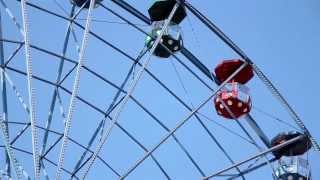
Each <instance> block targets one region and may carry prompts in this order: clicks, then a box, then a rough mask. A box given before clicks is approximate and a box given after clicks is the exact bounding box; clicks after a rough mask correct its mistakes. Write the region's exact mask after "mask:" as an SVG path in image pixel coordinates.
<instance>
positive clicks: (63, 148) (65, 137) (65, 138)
mask: <svg viewBox="0 0 320 180" xmlns="http://www.w3.org/2000/svg"><path fill="white" fill-rule="evenodd" d="M94 4H95V0H90V7H89V10H88V14H87V21H86V26H85V30H84V34H83V41H82V46H81V51H80V54H79V61H78V66H77V71H76V75H75V79H74V84H73V90H72V94H71V98H70V105H69V109H68V115H67V120H66V124H65V129H64V134H63V139H62V145H61V151H60V154H59V161H58V167H57V172H56V179H57V180H59V179H61V168H62V167H63V163H64V155H65V151H66V148H67V144H68V136H69V132H70V129H71V120H72V116H73V112H74V109H75V103H76V99H77V98H76V97H77V94H78V91H79V84H80V73H81V70H82V64H83V61H84V55H85V49H86V47H87V45H88V39H89V29H90V25H91V16H92V11H93V7H94Z"/></svg>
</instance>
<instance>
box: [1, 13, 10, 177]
mask: <svg viewBox="0 0 320 180" xmlns="http://www.w3.org/2000/svg"><path fill="white" fill-rule="evenodd" d="M2 27H3V25H2V17H1V9H0V38H1V39H2V35H3V34H2ZM4 62H5V60H4V47H3V41H1V42H0V65H1V67H3V66H4ZM0 76H1V82H0V83H1V114H2V118H3V120H4V122H7V121H8V105H7V83H6V80H5V77H4V76H5V75H4V70H3V71H1V75H0ZM5 125H6V127H5V128H6V131H7V133H8V136H9V128H8V124H7V123H6V124H5ZM5 157H6V171H7V175H8V176H9V177H12V176H11V169H10V168H11V165H10V159H9V156H8V152H7V151H5Z"/></svg>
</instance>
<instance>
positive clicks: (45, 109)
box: [0, 0, 320, 180]
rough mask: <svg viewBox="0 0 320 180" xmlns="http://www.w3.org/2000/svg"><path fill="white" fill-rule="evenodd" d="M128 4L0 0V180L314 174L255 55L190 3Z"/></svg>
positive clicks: (304, 136)
mask: <svg viewBox="0 0 320 180" xmlns="http://www.w3.org/2000/svg"><path fill="white" fill-rule="evenodd" d="M134 3H135V1H131V2H129V1H125V0H110V1H108V0H104V1H103V0H67V1H62V0H50V1H36V0H16V1H13V0H0V6H1V7H0V64H1V102H0V103H1V116H0V125H1V137H2V141H1V143H0V147H1V151H0V153H1V155H0V157H1V158H0V159H1V160H2V161H1V163H0V179H36V180H38V179H57V180H60V179H139V180H140V179H228V180H232V179H257V178H259V179H275V180H311V179H312V171H311V169H312V164H311V163H310V161H311V160H310V156H309V154H310V152H319V151H320V146H319V144H318V143H317V141H316V139H315V138H314V137H313V136H312V134H311V132H310V131H309V130H308V128H307V127H306V126H305V124H304V122H303V120H302V118H301V117H300V116H298V114H297V113H296V112H295V110H294V109H293V107H292V106H291V105H290V104H289V103H288V101H287V100H286V99H285V98H284V96H283V95H282V94H281V93H280V91H279V90H278V89H277V88H276V87H275V85H274V84H273V83H272V81H271V80H270V79H269V78H268V77H267V76H266V75H265V73H264V72H263V71H262V70H261V69H260V68H259V67H258V65H257V64H255V61H254V60H253V59H251V58H250V57H249V56H248V55H246V54H245V53H244V51H243V50H241V49H240V48H239V47H238V46H237V45H236V44H235V43H234V42H233V41H232V40H231V39H230V38H229V37H228V36H227V35H226V34H225V33H224V32H223V31H222V30H221V29H219V27H218V26H216V25H215V24H214V23H213V21H211V20H210V19H209V18H208V17H207V16H206V15H205V13H203V12H201V11H200V10H198V9H197V8H196V7H195V6H193V4H192V3H191V2H188V1H184V0H156V1H153V2H152V3H150V5H149V4H148V1H146V5H145V9H144V10H145V11H146V13H148V14H147V15H146V14H145V12H143V11H141V10H139V9H138V8H136V7H135V4H134ZM139 3H141V2H139ZM191 16H192V18H193V19H191ZM193 21H197V23H198V24H197V26H201V27H202V28H207V29H206V30H208V31H209V32H210V33H212V36H215V38H216V41H215V42H214V43H220V44H223V46H226V47H224V48H227V49H229V50H228V51H227V53H225V54H224V53H221V54H219V56H220V57H222V58H221V59H218V60H213V61H212V62H211V63H207V61H208V60H206V61H205V60H202V59H201V58H199V55H196V53H194V52H192V51H191V50H190V49H189V48H188V47H190V46H191V45H193V46H197V47H198V49H201V48H202V47H201V44H200V43H199V41H200V40H199V39H197V33H195V29H194V24H193V23H194V22H193ZM119 35H120V36H121V37H119ZM188 36H192V37H195V38H194V39H193V40H192V39H191V38H188ZM203 36H204V37H206V38H207V36H208V35H207V34H205V35H203ZM210 36H211V35H210ZM191 41H192V42H191ZM208 41H209V38H208ZM231 51H232V53H230V52H231ZM200 52H201V51H200ZM202 53H207V54H210V53H211V52H204V51H202ZM215 53H216V52H215ZM227 54H228V55H227ZM230 54H231V56H230ZM223 56H225V57H223ZM208 64H210V65H213V66H208ZM258 82H259V83H260V84H259V85H260V86H263V87H265V88H266V89H267V90H269V91H270V92H269V93H268V94H262V93H260V92H257V91H255V89H256V87H257V85H256V83H258ZM260 96H264V97H265V96H267V97H268V99H269V97H270V99H272V97H274V99H273V101H271V100H270V102H269V101H268V103H270V104H271V105H270V106H273V107H274V111H283V112H287V114H288V118H287V119H282V118H279V117H277V115H276V113H273V112H270V111H269V112H268V111H266V110H264V109H263V108H259V107H261V106H260V105H259V102H261V101H259V100H258V98H257V97H260ZM271 102H272V103H271ZM277 102H278V103H277ZM278 107H279V108H278ZM257 114H259V115H257ZM261 116H264V117H265V118H269V119H270V121H268V123H266V122H265V121H262V120H260V119H256V117H261ZM272 128H274V129H272ZM315 170H316V169H315ZM259 172H260V173H259ZM252 174H253V175H252Z"/></svg>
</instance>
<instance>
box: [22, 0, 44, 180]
mask: <svg viewBox="0 0 320 180" xmlns="http://www.w3.org/2000/svg"><path fill="white" fill-rule="evenodd" d="M26 6H27V5H26V0H21V11H22V19H23V29H24V44H25V46H24V47H25V56H26V66H27V80H28V93H29V108H30V113H29V115H30V122H31V135H32V153H33V163H34V178H35V180H39V179H40V161H39V160H40V158H39V148H38V133H37V129H36V128H35V126H36V124H37V122H36V121H37V120H36V119H37V118H36V102H35V98H36V97H35V90H34V88H33V84H32V59H31V51H30V43H29V19H28V10H27V7H26Z"/></svg>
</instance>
